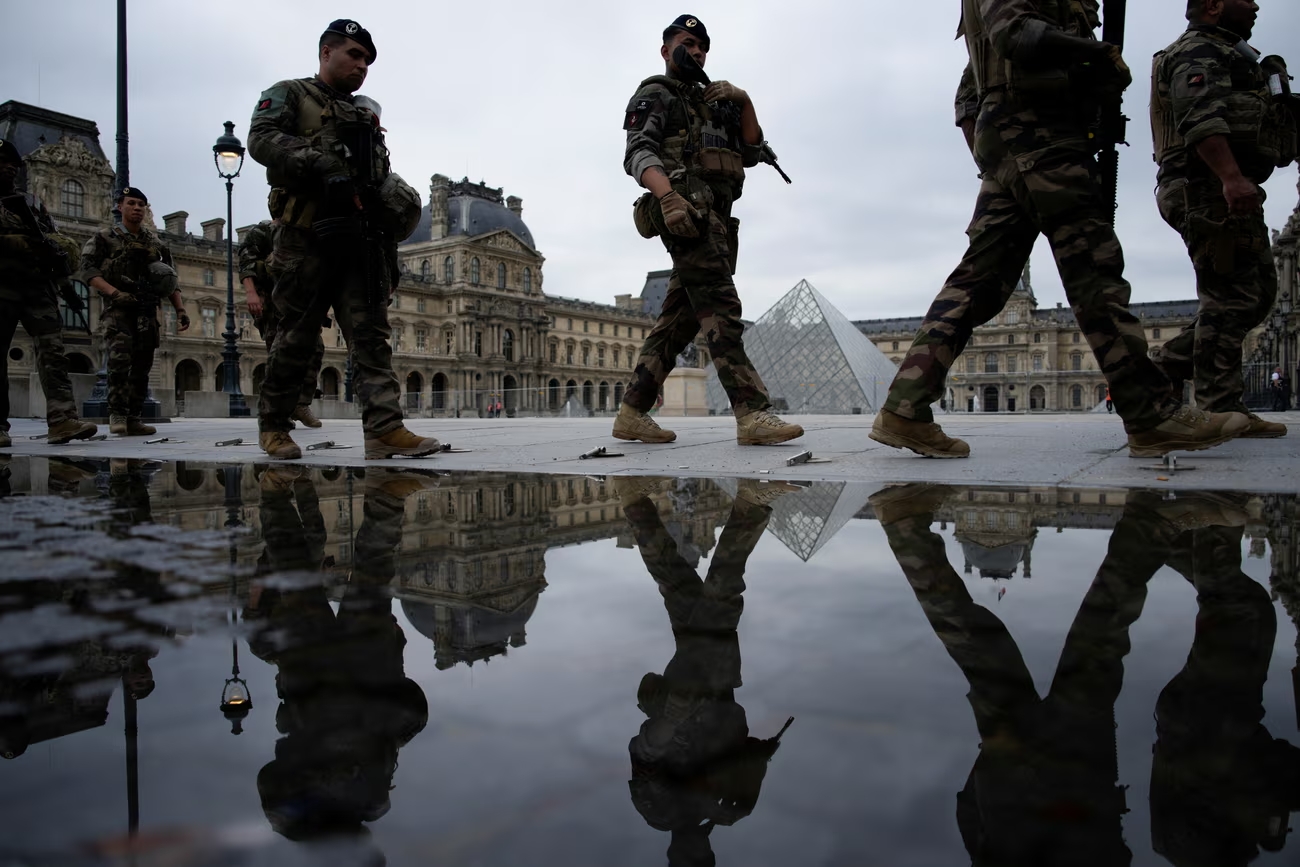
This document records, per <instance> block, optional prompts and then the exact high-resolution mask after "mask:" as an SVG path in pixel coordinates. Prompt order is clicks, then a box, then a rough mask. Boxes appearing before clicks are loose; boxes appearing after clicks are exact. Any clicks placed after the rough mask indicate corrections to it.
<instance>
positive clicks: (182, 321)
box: [176, 310, 190, 331]
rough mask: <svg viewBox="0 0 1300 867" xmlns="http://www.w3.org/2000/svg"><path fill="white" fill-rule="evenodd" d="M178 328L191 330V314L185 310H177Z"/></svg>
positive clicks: (179, 329)
mask: <svg viewBox="0 0 1300 867" xmlns="http://www.w3.org/2000/svg"><path fill="white" fill-rule="evenodd" d="M176 329H177V330H178V331H189V330H190V314H188V313H186V312H185V311H184V310H178V311H177V312H176Z"/></svg>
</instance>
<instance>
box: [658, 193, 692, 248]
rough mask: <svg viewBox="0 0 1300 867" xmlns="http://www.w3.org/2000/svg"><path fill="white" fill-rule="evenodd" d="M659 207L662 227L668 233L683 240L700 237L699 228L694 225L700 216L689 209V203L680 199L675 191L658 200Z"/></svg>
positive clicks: (679, 194)
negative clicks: (662, 218)
mask: <svg viewBox="0 0 1300 867" xmlns="http://www.w3.org/2000/svg"><path fill="white" fill-rule="evenodd" d="M659 207H660V208H661V209H663V213H664V225H666V226H667V227H668V231H670V232H672V233H673V234H674V235H680V236H682V237H683V238H698V237H699V236H700V230H699V227H698V226H696V225H695V221H696V219H698V218H699V216H700V214H699V212H698V211H696V210H695V209H694V208H693V207H691V203H690V202H688V201H686V199H684V198H682V194H681V193H679V192H677V191H676V190H673V191H672V192H670V193H668V194H667V195H666V196H664V197H663V198H661V199H660V200H659Z"/></svg>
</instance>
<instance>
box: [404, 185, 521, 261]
mask: <svg viewBox="0 0 1300 867" xmlns="http://www.w3.org/2000/svg"><path fill="white" fill-rule="evenodd" d="M502 192H503V191H502V190H501V189H500V188H494V187H489V186H487V185H486V184H484V183H482V182H479V183H477V184H475V183H471V182H470V180H469V179H468V178H465V179H464V180H461V181H459V182H456V183H453V182H451V181H450V180H448V179H447V178H446V177H444V176H442V175H434V176H433V183H432V184H431V186H430V202H429V204H428V205H425V207H424V209H423V210H422V211H421V212H420V222H419V223H418V224H416V227H415V231H414V232H413V233H412V234H411V237H410V238H409V239H408V240H407V242H406V243H408V244H410V243H415V242H419V241H436V240H438V239H439V238H445V237H447V236H448V235H464V236H466V237H470V238H473V237H478V236H479V235H487V234H489V233H491V232H495V231H497V230H498V229H508V230H509V231H510V232H512V233H513V234H514V235H516V236H517V237H518V238H519V240H521V241H523V242H524V243H525V244H527V245H528V246H529V248H531V249H533V250H536V249H537V244H536V243H535V242H534V241H533V233H532V232H531V231H529V229H528V226H527V224H525V223H524V218H523V211H524V207H523V206H524V203H523V199H520V198H518V197H516V196H510V197H504V196H503V195H502Z"/></svg>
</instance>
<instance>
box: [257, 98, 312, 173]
mask: <svg viewBox="0 0 1300 867" xmlns="http://www.w3.org/2000/svg"><path fill="white" fill-rule="evenodd" d="M299 87H301V85H299V86H298V87H295V86H294V83H293V82H291V81H281V82H278V83H276V84H275V85H273V86H272V87H271V88H270V89H268V90H264V91H262V95H261V96H259V97H258V98H257V107H256V108H254V109H253V118H252V120H251V121H249V124H248V153H249V155H250V156H252V158H253V159H255V160H257V161H258V162H259V163H261V164H262V165H264V166H266V167H267V168H268V169H275V170H276V171H278V172H279V173H280V174H282V175H284V177H286V178H289V179H290V180H295V181H311V180H315V179H316V178H317V177H319V176H320V174H321V168H320V165H319V164H320V163H321V162H322V161H323V160H324V159H325V155H324V154H323V153H321V152H320V151H319V150H316V149H315V148H313V147H312V146H311V140H310V139H308V138H305V137H304V136H300V135H297V131H298V130H297V120H298V104H299V102H300V101H301V98H302V97H301V94H300V93H299Z"/></svg>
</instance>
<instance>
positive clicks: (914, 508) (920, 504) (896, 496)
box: [868, 482, 955, 524]
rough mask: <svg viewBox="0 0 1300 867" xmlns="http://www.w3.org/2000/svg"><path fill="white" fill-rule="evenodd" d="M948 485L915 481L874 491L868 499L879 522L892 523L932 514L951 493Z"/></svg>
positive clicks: (952, 492)
mask: <svg viewBox="0 0 1300 867" xmlns="http://www.w3.org/2000/svg"><path fill="white" fill-rule="evenodd" d="M954 493H955V489H954V488H952V487H949V486H948V485H931V484H924V483H919V482H918V483H915V484H909V485H896V486H892V487H888V488H884V489H882V490H879V491H876V492H875V493H874V494H872V495H871V499H869V500H868V502H869V503H871V507H872V508H873V509H875V511H876V520H877V521H879V522H880V523H881V524H893V523H896V522H898V521H902V520H903V519H905V518H912V517H915V516H917V515H933V514H934V513H935V511H937V510H938V509H939V507H940V506H942V505H943V504H944V502H946V501H947V500H948V499H949V498H950V497H951V496H952V495H953V494H954Z"/></svg>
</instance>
